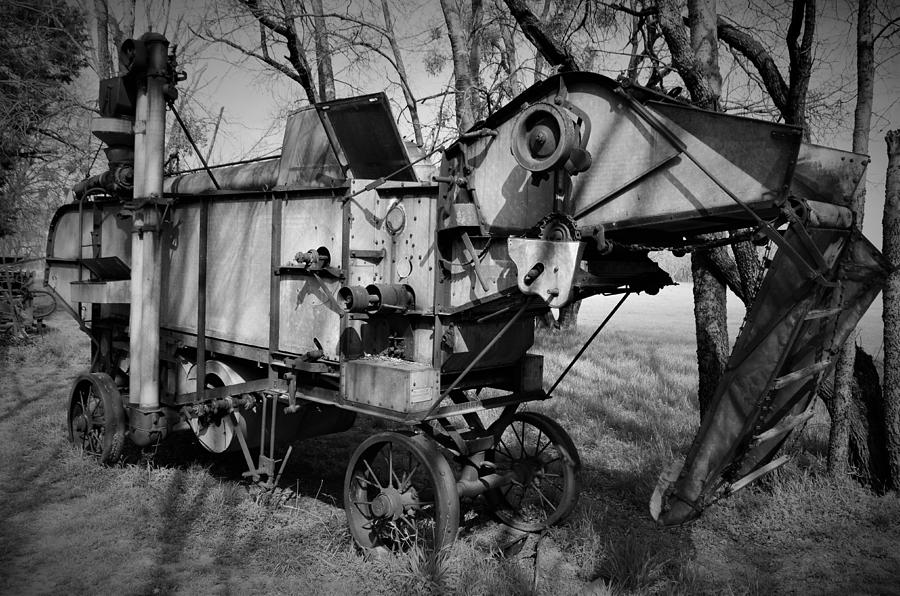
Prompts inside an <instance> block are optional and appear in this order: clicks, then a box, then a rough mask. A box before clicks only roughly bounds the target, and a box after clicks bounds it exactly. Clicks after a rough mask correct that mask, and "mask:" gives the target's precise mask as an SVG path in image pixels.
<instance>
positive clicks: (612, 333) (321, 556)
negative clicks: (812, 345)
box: [0, 304, 900, 595]
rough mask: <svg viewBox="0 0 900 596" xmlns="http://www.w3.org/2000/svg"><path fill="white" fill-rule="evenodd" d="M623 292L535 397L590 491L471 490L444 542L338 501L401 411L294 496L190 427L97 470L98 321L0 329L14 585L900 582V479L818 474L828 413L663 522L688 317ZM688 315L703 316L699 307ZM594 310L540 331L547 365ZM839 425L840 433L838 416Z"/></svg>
mask: <svg viewBox="0 0 900 596" xmlns="http://www.w3.org/2000/svg"><path fill="white" fill-rule="evenodd" d="M641 308H643V307H642V306H641V304H637V305H636V310H632V311H627V310H625V309H624V307H623V312H622V315H623V317H622V319H621V320H614V321H615V322H614V324H611V326H610V327H609V329H607V330H605V331H604V332H603V333H601V334H600V336H599V337H598V338H597V341H596V344H595V345H594V346H592V348H591V349H589V350H588V351H587V353H586V355H585V358H584V360H583V361H582V362H580V363H578V364H577V365H576V366H575V368H574V369H573V370H572V371H571V373H570V374H569V375H568V376H567V377H566V379H565V380H564V381H563V383H561V384H560V386H559V388H558V390H557V391H556V395H555V397H554V399H552V400H549V401H547V402H544V403H541V404H536V405H534V406H531V407H533V408H534V409H537V410H541V411H543V412H545V413H547V414H548V415H550V416H552V417H554V418H555V419H557V420H558V421H559V422H560V423H561V424H562V426H563V427H564V428H566V429H567V430H568V432H569V433H570V434H571V435H572V437H573V439H574V441H575V443H576V445H577V446H578V448H579V451H580V454H581V459H582V463H583V470H582V475H581V481H582V493H581V498H580V501H579V504H578V506H577V508H576V509H575V511H574V513H573V514H572V516H571V517H570V518H569V520H567V522H566V523H565V524H563V525H561V526H559V527H555V528H552V529H551V530H549V531H547V532H546V533H544V534H542V535H524V536H523V535H522V534H520V533H518V532H515V531H513V530H510V529H509V528H506V527H505V526H502V525H500V524H497V523H495V522H493V521H491V519H490V518H489V516H488V515H487V514H486V512H485V511H484V509H483V508H482V507H481V505H480V504H479V502H474V503H466V504H465V506H464V522H463V524H462V529H461V532H460V537H459V539H458V540H457V542H456V544H455V545H454V547H453V549H452V550H450V551H449V552H447V553H444V554H442V556H439V557H432V558H429V557H427V556H425V555H424V554H423V553H420V552H417V551H413V552H409V553H405V554H402V555H390V554H387V555H377V554H375V553H360V552H358V551H357V550H356V549H355V548H354V547H353V545H352V544H351V541H350V537H349V534H348V532H347V529H346V521H345V518H344V513H343V510H342V508H341V497H340V495H341V490H342V482H343V474H344V467H345V466H346V463H347V461H348V459H349V457H350V454H351V453H352V451H353V449H354V448H355V447H356V445H358V444H359V442H360V441H361V440H363V438H364V437H366V436H367V435H368V434H370V433H371V432H373V431H375V430H378V429H381V428H384V427H385V424H384V423H381V422H378V421H372V420H360V424H359V425H358V426H357V427H355V428H354V429H353V430H351V431H348V432H347V433H342V434H340V435H334V436H329V437H322V438H319V439H314V440H309V441H305V442H303V443H301V444H300V445H298V446H297V447H295V449H294V456H293V459H292V463H291V464H290V465H289V466H288V469H287V470H286V472H285V485H286V486H289V487H290V488H291V489H292V490H291V491H289V492H288V493H287V494H286V495H282V499H281V500H282V502H283V503H284V506H276V505H272V504H270V503H267V502H266V499H265V498H261V496H260V495H258V494H256V493H254V492H252V491H248V489H247V487H246V486H245V485H244V484H242V482H241V480H240V472H241V467H240V460H239V458H238V459H237V460H235V459H232V458H214V457H212V456H210V455H208V454H206V453H205V452H203V451H202V450H200V449H199V448H198V447H197V446H196V445H195V444H194V443H193V441H192V440H191V438H190V437H189V436H176V437H174V438H173V440H171V441H168V442H167V443H165V444H164V445H162V446H160V448H159V449H158V450H157V452H156V453H154V454H146V453H145V454H142V453H140V452H136V451H134V452H132V453H131V454H130V456H129V458H128V460H127V461H128V463H126V464H124V465H121V466H118V467H113V468H102V467H99V466H97V465H96V464H95V463H94V462H93V461H90V460H89V459H87V458H84V457H82V455H81V454H80V453H79V452H78V451H76V450H74V449H72V448H71V447H70V446H69V445H68V443H67V441H66V439H65V433H64V429H65V409H66V401H67V393H68V384H69V383H70V382H71V379H72V378H74V377H75V376H76V375H77V374H78V372H80V371H81V370H83V369H85V368H86V367H87V366H88V357H89V350H88V345H87V343H86V341H85V340H84V338H83V337H82V336H81V335H80V334H79V333H78V332H77V329H74V328H72V327H71V325H70V324H69V323H68V321H66V319H64V318H62V317H61V316H59V315H57V317H56V318H55V319H53V320H52V321H51V322H50V324H51V329H50V330H49V331H48V332H47V334H46V335H45V336H44V337H41V338H37V339H35V340H33V341H31V342H25V343H20V344H17V345H12V346H11V345H6V346H3V347H2V350H3V352H2V354H0V371H2V374H3V379H4V381H5V383H4V385H5V387H6V389H7V391H6V395H5V399H3V400H0V440H2V441H3V444H4V445H5V446H6V449H4V450H3V451H2V452H0V585H2V586H4V589H3V591H4V592H6V593H11V594H12V593H16V594H18V593H59V592H67V593H73V594H97V593H99V594H112V593H115V594H169V593H199V594H231V593H261V592H272V593H303V594H471V595H476V594H491V595H494V594H498V595H504V594H509V595H512V594H577V593H584V594H615V595H620V594H740V595H743V594H772V593H802V592H808V593H814V594H821V593H833V594H896V593H900V586H898V584H897V581H896V578H897V576H898V572H900V524H898V522H897V520H900V499H898V498H897V495H896V494H890V495H887V496H882V497H879V496H875V495H873V494H871V493H869V492H867V491H866V490H864V489H862V488H860V487H859V486H857V485H855V484H854V483H853V482H852V481H850V480H846V481H845V480H832V479H829V478H827V477H825V475H824V474H823V473H822V467H823V466H822V456H823V452H822V444H823V440H824V438H823V437H824V436H827V419H823V418H822V417H823V416H824V414H820V415H819V416H817V418H816V419H814V420H813V422H812V423H811V424H810V425H809V426H808V427H807V429H806V431H805V432H804V435H803V436H802V437H801V440H799V441H797V442H795V444H794V445H792V447H791V450H792V452H793V453H794V454H795V455H797V457H796V458H795V459H794V461H793V462H792V463H791V464H789V465H788V466H786V467H785V468H783V469H781V470H779V471H777V472H776V473H774V474H772V475H770V476H769V477H767V478H765V479H764V480H763V481H762V482H759V483H757V484H755V485H754V486H752V487H751V488H748V489H746V490H744V491H741V492H739V493H738V494H736V495H735V496H734V497H732V498H731V499H729V500H727V501H724V502H722V503H720V504H718V505H717V506H715V507H713V508H711V509H710V510H709V511H708V512H707V513H706V514H705V515H704V516H703V517H702V518H701V519H700V520H699V521H698V522H696V523H695V524H693V525H691V526H689V527H685V528H675V529H663V528H659V527H657V526H656V525H655V524H653V522H652V521H651V520H650V518H649V514H648V512H647V501H648V498H649V495H650V493H651V491H652V488H653V485H654V484H655V481H656V477H657V475H658V473H659V472H660V470H661V469H662V468H663V466H665V465H668V463H669V462H670V461H672V460H674V459H675V458H677V457H681V455H682V454H683V452H684V450H685V449H686V448H687V445H688V444H689V441H690V440H691V438H692V437H693V433H694V430H695V429H696V425H697V422H698V421H697V414H696V404H695V394H696V376H695V372H694V371H695V369H694V366H695V365H694V345H693V339H692V332H691V326H692V322H691V321H690V318H689V317H682V316H680V315H678V314H677V313H675V314H673V313H671V312H668V311H667V312H653V313H652V314H653V315H654V317H656V318H655V320H656V321H657V322H659V321H664V323H663V324H657V325H653V324H652V322H650V321H649V319H650V318H651V317H649V315H648V314H647V312H646V311H643V314H642V311H641ZM685 319H686V320H685ZM590 330H591V329H587V328H586V329H580V330H579V331H578V333H577V334H575V335H574V336H572V335H569V336H562V335H540V336H539V337H538V341H537V345H536V347H535V351H536V352H539V353H543V354H544V355H545V379H546V380H547V382H548V384H549V382H551V381H552V380H554V379H555V378H556V377H557V376H558V375H559V374H560V373H561V371H562V370H563V368H564V367H565V365H566V364H567V362H568V360H569V358H571V356H572V355H573V354H574V352H575V351H576V350H577V348H578V347H579V346H580V344H581V342H583V341H584V340H585V339H586V338H587V335H588V333H589V331H590ZM823 429H824V431H823Z"/></svg>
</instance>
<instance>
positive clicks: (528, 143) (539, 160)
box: [511, 102, 578, 172]
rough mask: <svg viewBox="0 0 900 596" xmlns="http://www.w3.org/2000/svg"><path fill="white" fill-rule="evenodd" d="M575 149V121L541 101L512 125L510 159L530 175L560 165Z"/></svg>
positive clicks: (576, 135) (523, 113) (556, 108)
mask: <svg viewBox="0 0 900 596" xmlns="http://www.w3.org/2000/svg"><path fill="white" fill-rule="evenodd" d="M577 146H578V132H577V130H576V128H575V122H573V121H572V119H571V118H569V117H568V116H566V114H565V113H564V112H563V111H562V110H561V109H559V108H558V107H556V106H555V105H553V104H549V103H543V102H542V103H536V104H534V105H531V106H529V107H528V108H526V109H525V110H523V111H522V113H520V114H519V115H518V117H517V118H516V122H515V124H514V125H513V131H512V142H511V148H512V153H513V156H515V158H516V162H517V163H518V164H519V165H520V166H522V167H523V168H525V169H526V170H528V171H530V172H546V171H547V170H552V169H553V168H557V167H560V166H562V165H563V164H565V163H566V161H567V160H568V159H569V156H570V155H571V154H572V150H573V149H575V148H576V147H577Z"/></svg>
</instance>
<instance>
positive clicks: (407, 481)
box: [399, 461, 419, 492]
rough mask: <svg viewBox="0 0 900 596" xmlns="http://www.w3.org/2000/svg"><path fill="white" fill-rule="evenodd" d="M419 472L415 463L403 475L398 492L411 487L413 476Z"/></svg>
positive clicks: (417, 464)
mask: <svg viewBox="0 0 900 596" xmlns="http://www.w3.org/2000/svg"><path fill="white" fill-rule="evenodd" d="M418 470H419V462H418V461H417V462H416V463H415V465H414V466H412V469H411V470H409V471H408V472H407V473H406V474H404V475H403V480H402V481H401V482H400V489H399V490H400V491H401V492H404V491H406V490H407V489H409V488H410V487H411V486H412V479H413V475H415V473H416V472H417V471H418Z"/></svg>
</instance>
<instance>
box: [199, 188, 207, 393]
mask: <svg viewBox="0 0 900 596" xmlns="http://www.w3.org/2000/svg"><path fill="white" fill-rule="evenodd" d="M208 233H209V203H207V202H206V201H201V202H200V238H199V240H200V242H199V244H200V254H199V255H198V257H199V258H198V261H197V399H198V401H203V400H205V399H206V395H205V392H206V268H207V234H208ZM201 392H203V393H201Z"/></svg>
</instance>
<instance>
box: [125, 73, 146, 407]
mask: <svg viewBox="0 0 900 596" xmlns="http://www.w3.org/2000/svg"><path fill="white" fill-rule="evenodd" d="M147 108H148V104H147V88H146V87H145V86H143V85H141V86H140V87H139V88H138V92H137V100H136V102H135V113H134V191H133V192H134V198H135V199H137V198H138V197H143V196H145V194H146V191H145V190H144V189H145V188H146V187H147V185H146V183H145V180H146V170H147V162H146V159H145V157H144V156H145V155H146V146H147V143H146V137H147V134H146V133H147V118H148V117H149V112H148V110H147ZM139 214H140V211H136V212H135V213H134V217H133V218H132V220H131V223H132V229H131V297H130V302H131V305H130V308H129V315H128V336H129V339H128V344H129V346H128V401H129V402H130V403H132V404H137V403H139V402H140V396H141V369H142V363H143V361H144V358H143V356H142V352H143V350H142V347H143V345H144V344H143V300H142V298H141V297H142V296H143V290H142V287H143V280H144V273H143V271H144V267H143V264H144V259H143V258H141V255H142V254H143V240H142V239H141V235H140V234H139V233H138V231H137V227H138V220H139V219H140V221H143V218H142V217H140V215H139Z"/></svg>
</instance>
